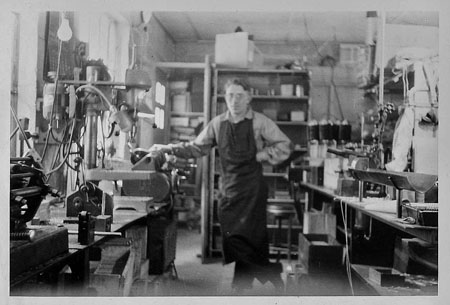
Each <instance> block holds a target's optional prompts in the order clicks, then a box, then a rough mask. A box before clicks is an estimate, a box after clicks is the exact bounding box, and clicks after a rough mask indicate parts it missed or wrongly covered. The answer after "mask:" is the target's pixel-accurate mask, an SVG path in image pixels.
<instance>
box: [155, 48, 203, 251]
mask: <svg viewBox="0 0 450 305" xmlns="http://www.w3.org/2000/svg"><path fill="white" fill-rule="evenodd" d="M155 67H156V71H155V72H156V73H155V78H156V80H157V81H158V82H160V84H162V86H164V88H165V90H163V91H165V107H164V110H165V114H164V116H163V117H164V122H165V123H164V125H165V126H166V128H164V139H163V140H162V142H163V143H178V142H185V141H190V140H193V139H194V138H195V136H196V135H197V134H198V133H199V132H200V131H201V129H202V128H203V126H204V124H205V123H206V122H208V121H209V120H210V105H211V102H210V99H211V65H210V62H209V57H208V56H206V57H205V62H198V63H187V62H157V63H155ZM157 86H158V84H157ZM188 161H189V162H188V164H187V165H186V167H185V168H184V169H182V171H183V172H184V174H185V175H184V177H183V176H182V180H180V185H179V189H180V192H181V196H177V200H176V202H175V208H176V209H178V210H179V212H180V213H179V217H182V219H179V220H181V221H186V222H187V223H188V225H189V222H190V221H194V222H195V223H196V222H198V221H199V220H200V221H201V224H200V225H201V232H205V228H206V219H207V215H206V211H207V209H206V206H207V205H206V200H207V189H208V188H207V182H208V179H202V177H207V176H208V166H209V163H208V158H207V157H204V158H201V159H198V160H195V159H192V160H188ZM202 236H205V234H202ZM202 244H203V245H206V242H205V241H203V243H202ZM205 251H206V250H205V248H204V247H202V257H205Z"/></svg>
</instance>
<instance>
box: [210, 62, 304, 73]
mask: <svg viewBox="0 0 450 305" xmlns="http://www.w3.org/2000/svg"><path fill="white" fill-rule="evenodd" d="M212 66H213V67H215V68H216V69H217V70H218V71H220V72H231V73H244V74H287V75H304V76H309V71H308V70H289V69H245V68H226V67H221V66H220V65H216V64H213V65H212Z"/></svg>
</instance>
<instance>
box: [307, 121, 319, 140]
mask: <svg viewBox="0 0 450 305" xmlns="http://www.w3.org/2000/svg"><path fill="white" fill-rule="evenodd" d="M308 140H309V141H312V140H319V125H318V124H317V122H316V121H311V122H310V123H309V124H308Z"/></svg>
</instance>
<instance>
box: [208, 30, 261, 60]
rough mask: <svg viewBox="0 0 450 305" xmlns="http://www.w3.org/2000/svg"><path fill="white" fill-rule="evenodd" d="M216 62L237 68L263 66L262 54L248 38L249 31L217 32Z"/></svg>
mask: <svg viewBox="0 0 450 305" xmlns="http://www.w3.org/2000/svg"><path fill="white" fill-rule="evenodd" d="M215 62H216V64H218V65H223V66H230V67H236V68H250V67H255V66H262V62H263V60H262V54H261V52H260V51H259V50H258V49H257V48H256V47H255V44H254V42H253V41H251V40H249V39H248V33H247V32H238V33H229V34H217V35H216V43H215Z"/></svg>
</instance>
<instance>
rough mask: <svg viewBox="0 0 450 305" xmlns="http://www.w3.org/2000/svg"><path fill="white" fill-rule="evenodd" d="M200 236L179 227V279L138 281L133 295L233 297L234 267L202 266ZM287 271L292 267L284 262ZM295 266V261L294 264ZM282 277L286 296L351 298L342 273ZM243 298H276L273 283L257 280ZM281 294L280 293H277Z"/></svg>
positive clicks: (212, 264)
mask: <svg viewBox="0 0 450 305" xmlns="http://www.w3.org/2000/svg"><path fill="white" fill-rule="evenodd" d="M200 249H201V235H200V234H199V232H198V231H196V230H189V229H187V228H179V229H178V236H177V255H176V260H175V266H176V270H177V273H178V279H173V278H172V277H171V276H170V273H167V274H164V275H162V276H157V277H155V276H148V278H144V279H141V280H138V281H136V282H135V283H134V284H133V288H132V291H131V295H132V296H226V295H233V291H232V290H231V280H232V277H233V270H234V264H233V263H232V264H228V265H223V264H222V262H221V260H220V259H217V260H214V261H212V262H210V263H207V264H202V263H201V259H200V257H199V254H200ZM281 262H282V263H283V266H284V270H286V268H288V266H289V264H288V262H287V260H286V259H282V260H281ZM293 263H294V264H295V263H296V261H293ZM286 274H287V272H284V273H283V274H282V278H283V280H284V281H285V283H286V289H285V291H284V292H283V295H291V296H302V295H303V296H323V295H352V291H351V289H350V285H349V284H348V279H347V276H346V274H345V272H344V271H343V270H338V271H336V270H334V271H330V272H323V273H316V274H309V275H306V274H298V275H297V276H295V275H294V274H291V275H290V276H287V275H286ZM244 295H253V296H271V295H277V294H276V291H275V289H274V287H273V286H272V284H271V283H266V284H264V285H263V284H261V283H260V282H258V281H256V280H255V281H254V283H253V289H251V290H247V291H245V293H244ZM278 295H280V294H278Z"/></svg>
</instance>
